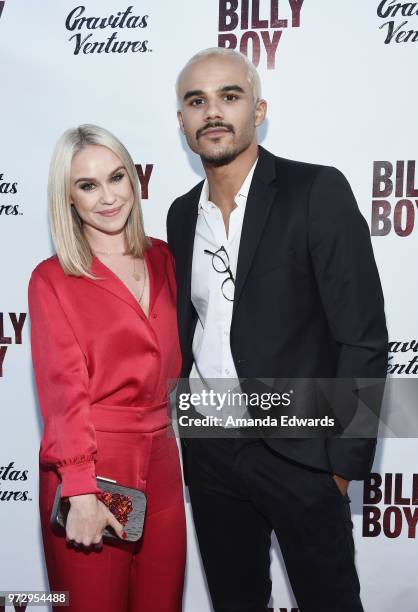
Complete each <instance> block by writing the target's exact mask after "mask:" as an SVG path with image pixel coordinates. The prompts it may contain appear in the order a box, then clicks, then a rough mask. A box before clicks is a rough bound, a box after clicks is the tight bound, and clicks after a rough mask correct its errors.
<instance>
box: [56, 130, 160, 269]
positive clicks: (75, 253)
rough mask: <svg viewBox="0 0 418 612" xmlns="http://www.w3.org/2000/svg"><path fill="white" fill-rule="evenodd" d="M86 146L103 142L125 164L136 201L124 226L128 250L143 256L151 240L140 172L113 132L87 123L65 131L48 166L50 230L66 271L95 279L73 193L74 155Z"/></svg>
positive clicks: (87, 244)
mask: <svg viewBox="0 0 418 612" xmlns="http://www.w3.org/2000/svg"><path fill="white" fill-rule="evenodd" d="M87 145H101V146H103V147H107V148H108V149H110V150H111V151H113V153H114V154H115V155H117V156H118V157H119V159H120V160H121V162H122V163H123V165H124V166H125V169H126V172H127V174H128V176H129V179H130V181H131V185H132V190H133V194H134V203H133V206H132V210H131V212H130V214H129V217H128V219H127V221H126V225H125V228H124V234H125V243H126V253H127V254H129V255H132V256H133V257H142V256H143V254H144V251H145V250H146V249H147V248H149V246H150V242H149V239H148V238H147V236H146V235H145V231H144V223H143V218H142V212H141V206H140V187H139V180H138V174H137V172H136V168H135V164H134V162H133V161H132V158H131V156H130V155H129V152H128V151H127V149H126V148H125V147H124V145H123V144H122V143H121V142H120V140H118V139H117V138H116V137H115V136H114V135H113V134H111V133H110V132H109V131H108V130H106V129H105V128H102V127H99V126H97V125H91V124H84V125H80V126H78V127H76V128H71V129H69V130H66V131H65V132H64V134H63V135H62V136H61V138H60V139H59V140H58V142H57V144H56V146H55V149H54V153H53V155H52V159H51V164H50V168H49V179H48V206H49V218H50V223H51V233H52V238H53V241H54V244H55V249H56V252H57V256H58V259H59V261H60V264H61V266H62V269H63V270H64V272H65V274H69V275H72V276H87V277H89V278H95V277H94V275H93V274H92V273H91V271H90V267H91V262H92V257H93V253H92V250H91V248H90V245H89V243H88V241H87V239H86V237H85V236H84V232H83V223H82V221H81V219H80V217H79V215H78V213H77V211H76V209H75V207H74V206H72V205H71V196H70V172H71V162H72V160H73V157H74V155H75V154H76V153H78V152H79V151H81V149H83V148H84V147H86V146H87Z"/></svg>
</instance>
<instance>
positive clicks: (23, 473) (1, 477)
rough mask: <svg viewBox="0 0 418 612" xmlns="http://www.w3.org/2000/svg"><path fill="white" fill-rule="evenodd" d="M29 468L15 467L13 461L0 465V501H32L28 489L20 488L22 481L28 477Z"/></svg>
mask: <svg viewBox="0 0 418 612" xmlns="http://www.w3.org/2000/svg"><path fill="white" fill-rule="evenodd" d="M28 472H29V470H27V469H26V470H20V469H17V468H16V467H15V463H14V461H10V462H9V464H8V465H0V502H11V501H32V498H31V497H29V491H23V490H22V486H25V485H22V482H26V481H27V479H28Z"/></svg>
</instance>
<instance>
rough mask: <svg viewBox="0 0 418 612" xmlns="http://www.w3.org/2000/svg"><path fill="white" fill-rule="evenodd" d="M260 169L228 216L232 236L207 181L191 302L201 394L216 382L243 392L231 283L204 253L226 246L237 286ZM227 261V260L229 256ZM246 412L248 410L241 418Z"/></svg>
mask: <svg viewBox="0 0 418 612" xmlns="http://www.w3.org/2000/svg"><path fill="white" fill-rule="evenodd" d="M256 164H257V160H256V161H255V163H254V165H253V166H252V168H251V170H250V172H249V173H248V175H247V177H246V179H245V180H244V182H243V184H242V186H241V188H240V189H239V190H238V193H237V194H236V196H235V198H234V202H235V204H236V208H234V209H233V210H232V211H231V213H230V217H229V231H228V235H227V234H226V229H225V224H224V221H223V218H222V213H221V211H220V209H219V208H218V207H217V206H216V205H215V204H214V203H213V202H211V201H210V200H209V185H208V181H207V180H205V182H204V184H203V188H202V193H201V196H200V200H199V204H198V206H199V210H198V217H197V223H196V234H195V240H194V248H193V264H192V284H191V298H192V302H193V305H194V307H195V309H196V312H197V314H198V321H197V324H196V329H195V333H194V337H193V345H192V350H193V357H194V362H193V366H192V370H191V373H190V386H191V390H192V391H193V392H194V391H197V390H198V389H197V387H198V386H199V384H197V383H200V388H202V385H203V387H204V388H207V389H208V388H213V386H214V381H213V379H216V381H217V382H218V381H219V380H220V379H224V380H225V379H228V383H227V385H226V386H225V384H223V385H222V389H223V390H224V391H225V390H226V388H228V389H231V390H232V389H234V390H235V391H238V390H239V387H238V378H237V372H236V369H235V364H234V360H233V358H232V353H231V346H230V339H229V334H230V329H231V319H232V308H233V301H229V300H228V299H226V298H225V296H224V294H223V293H222V283H223V281H225V279H227V278H228V274H227V273H226V272H223V273H220V272H217V271H216V270H215V269H214V267H213V265H212V259H213V257H212V255H209V254H207V253H205V252H204V250H205V249H208V250H210V251H212V252H216V251H218V249H220V248H221V247H222V246H223V247H224V248H225V250H226V252H227V254H228V257H229V265H230V269H231V271H232V274H233V277H234V280H235V278H236V271H237V260H238V250H239V243H240V239H241V231H242V223H243V219H244V213H245V206H246V203H247V197H248V192H249V189H250V185H251V181H252V178H253V174H254V170H255V166H256ZM221 256H222V253H221ZM223 259H226V258H225V256H223ZM215 261H216V259H215ZM217 261H219V260H217ZM233 291H234V285H233V283H232V282H231V281H228V282H227V283H225V285H224V292H225V294H226V295H227V296H228V297H230V298H232V299H233ZM210 379H212V380H210ZM193 381H194V383H195V384H194V385H193ZM209 381H210V382H209ZM196 410H197V411H198V412H200V413H202V414H213V410H205V409H201V408H196ZM245 410H246V408H245V407H244V410H243V413H244V412H245ZM234 412H235V411H234ZM224 414H225V411H223V415H224ZM235 414H237V413H236V412H235Z"/></svg>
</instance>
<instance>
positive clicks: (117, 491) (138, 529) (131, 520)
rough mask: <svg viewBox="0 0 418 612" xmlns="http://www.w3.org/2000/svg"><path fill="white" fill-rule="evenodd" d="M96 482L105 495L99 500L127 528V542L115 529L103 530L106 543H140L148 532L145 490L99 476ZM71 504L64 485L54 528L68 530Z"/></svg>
mask: <svg viewBox="0 0 418 612" xmlns="http://www.w3.org/2000/svg"><path fill="white" fill-rule="evenodd" d="M96 482H97V486H98V488H99V489H100V490H101V493H100V494H98V495H97V497H98V499H100V501H102V502H103V503H104V504H105V506H107V507H108V508H109V510H110V512H111V513H112V514H113V515H114V516H115V517H116V518H117V520H118V521H119V523H121V524H122V525H123V527H124V531H125V533H126V539H124V540H121V539H120V538H119V536H117V535H116V533H115V532H114V530H113V529H112V527H110V526H107V527H105V529H104V530H103V540H104V541H112V540H119V541H120V542H137V541H138V540H139V539H140V537H141V536H142V531H143V529H144V519H145V510H146V506H147V498H146V497H145V494H144V493H143V492H142V491H139V490H138V489H132V488H131V487H124V486H122V485H119V484H118V483H117V482H116V480H110V479H109V478H103V477H102V476H97V477H96ZM70 505H71V504H70V502H69V501H68V500H67V499H62V498H61V483H60V484H59V485H58V487H57V491H56V493H55V499H54V505H53V507H52V512H51V525H52V526H53V527H61V528H65V524H66V522H67V515H68V512H69V510H70Z"/></svg>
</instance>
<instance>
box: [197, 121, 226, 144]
mask: <svg viewBox="0 0 418 612" xmlns="http://www.w3.org/2000/svg"><path fill="white" fill-rule="evenodd" d="M218 127H221V128H225V129H226V130H228V132H232V134H235V130H234V126H233V125H231V124H230V123H221V122H220V121H216V122H215V123H207V124H206V125H204V126H203V127H201V128H199V129H198V130H197V132H196V140H197V139H198V138H200V136H201V135H202V134H203V133H204V132H206V130H207V129H209V128H218Z"/></svg>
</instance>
